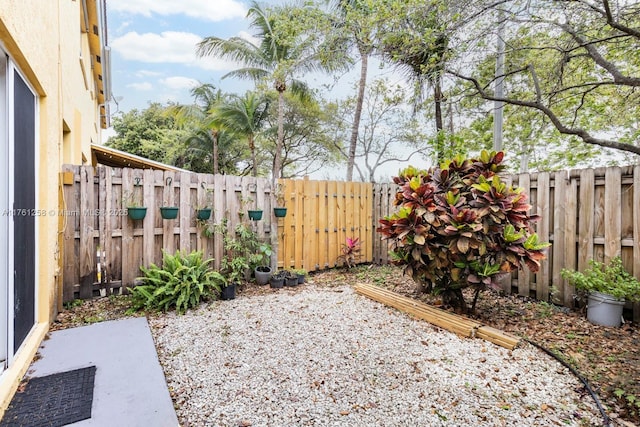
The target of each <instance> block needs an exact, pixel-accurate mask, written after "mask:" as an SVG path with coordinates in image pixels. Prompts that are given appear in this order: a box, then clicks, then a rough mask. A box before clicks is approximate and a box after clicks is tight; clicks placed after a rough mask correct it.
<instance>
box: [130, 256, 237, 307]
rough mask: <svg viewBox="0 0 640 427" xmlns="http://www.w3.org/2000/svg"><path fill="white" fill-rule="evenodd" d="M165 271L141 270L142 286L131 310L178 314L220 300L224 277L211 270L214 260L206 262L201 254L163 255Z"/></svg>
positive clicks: (135, 293) (136, 289)
mask: <svg viewBox="0 0 640 427" xmlns="http://www.w3.org/2000/svg"><path fill="white" fill-rule="evenodd" d="M162 255H163V256H162V267H158V266H157V265H155V264H151V266H149V268H145V267H140V270H141V271H142V273H143V275H144V276H143V277H141V278H140V279H141V280H142V281H143V284H142V285H139V286H136V287H134V288H132V289H131V295H132V310H134V311H137V310H140V309H145V310H162V311H167V310H169V309H171V308H173V307H175V309H176V312H177V313H178V314H183V313H184V312H185V311H186V310H187V309H189V308H193V307H196V306H197V305H198V304H200V302H201V301H203V300H205V299H215V298H217V296H218V294H219V292H220V287H221V285H222V284H223V283H224V277H222V275H220V273H218V272H217V271H214V270H212V269H211V267H210V264H211V263H212V262H213V259H208V260H204V259H203V254H202V252H200V251H194V252H191V253H189V254H186V253H184V252H183V251H177V252H176V253H175V254H174V255H171V254H168V253H166V252H164V251H163V253H162Z"/></svg>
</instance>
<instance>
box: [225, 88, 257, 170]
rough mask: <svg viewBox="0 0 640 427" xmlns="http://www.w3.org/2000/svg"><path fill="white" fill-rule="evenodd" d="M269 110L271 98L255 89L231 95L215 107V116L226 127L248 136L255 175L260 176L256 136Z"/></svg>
mask: <svg viewBox="0 0 640 427" xmlns="http://www.w3.org/2000/svg"><path fill="white" fill-rule="evenodd" d="M268 111H269V99H268V98H267V97H265V96H262V95H259V94H258V93H256V92H253V91H249V92H246V93H245V94H244V96H238V95H231V96H230V97H229V98H228V99H227V100H226V101H225V102H223V103H220V104H218V105H217V107H216V109H215V118H216V120H217V122H218V123H219V124H221V125H222V126H223V127H224V129H227V130H230V131H232V132H234V133H235V134H236V135H242V136H245V137H246V138H247V142H248V143H249V152H250V153H251V170H252V175H253V176H254V177H255V176H258V162H257V160H256V144H255V137H256V135H257V134H258V133H259V132H260V131H261V130H262V128H263V127H264V125H265V124H266V123H267V116H268Z"/></svg>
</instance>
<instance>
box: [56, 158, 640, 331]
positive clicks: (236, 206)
mask: <svg viewBox="0 0 640 427" xmlns="http://www.w3.org/2000/svg"><path fill="white" fill-rule="evenodd" d="M64 172H65V180H64V182H65V184H66V185H65V186H64V191H63V199H62V201H61V214H62V215H64V216H65V218H64V221H63V223H64V229H63V231H62V233H63V236H64V248H63V252H64V276H63V277H64V285H63V286H64V289H63V300H64V301H69V300H70V299H73V298H74V297H75V296H76V295H79V296H80V297H89V296H90V295H92V293H93V291H94V290H95V289H96V288H99V287H100V286H107V283H106V282H107V281H108V282H109V286H111V287H117V286H121V285H122V284H124V285H131V284H132V283H133V282H134V280H135V278H136V276H138V275H139V267H140V266H141V265H144V266H148V265H149V264H151V263H156V264H158V263H160V262H161V257H162V250H163V249H164V250H166V251H169V252H174V251H175V250H176V249H182V250H186V251H192V250H201V251H203V252H204V254H205V256H206V257H211V258H214V259H215V265H216V267H219V265H220V260H221V259H222V256H223V247H222V236H220V235H217V234H215V235H214V236H213V237H210V238H209V237H205V236H204V235H203V233H202V229H201V224H199V223H198V222H197V221H196V219H195V208H196V207H198V206H203V205H205V204H209V205H211V207H212V208H213V214H212V218H211V219H210V220H209V224H214V223H219V222H220V221H221V220H222V219H223V218H226V219H227V221H228V226H229V229H233V228H234V227H235V225H236V224H238V223H239V222H240V221H242V220H246V215H245V216H244V218H240V216H239V215H238V213H239V212H245V211H246V209H253V208H256V207H259V208H262V209H263V211H264V214H263V219H262V220H260V221H255V222H253V221H252V222H251V225H252V227H253V228H254V230H255V231H256V232H257V234H258V236H259V237H260V238H261V239H264V240H267V241H270V242H273V243H275V239H276V237H275V236H277V241H278V253H277V261H276V259H274V260H272V263H273V264H275V263H276V262H277V265H278V267H280V268H304V269H306V270H307V271H315V270H319V269H324V268H330V267H334V266H336V265H338V264H339V261H338V257H339V255H340V249H341V247H342V245H343V244H344V243H345V242H346V239H347V238H359V239H360V241H361V242H362V256H361V258H360V259H359V261H360V262H375V263H379V264H386V263H387V262H388V244H387V242H386V241H385V240H382V239H381V237H380V236H379V235H378V234H377V233H376V232H375V228H376V227H377V225H378V221H379V220H380V219H381V218H383V217H385V216H387V215H390V214H391V213H392V212H394V211H395V209H396V208H395V206H394V205H393V200H394V198H395V193H396V185H395V184H375V185H372V184H369V183H355V182H336V181H313V180H306V179H305V180H282V181H280V185H281V186H282V189H283V194H284V197H285V204H286V207H287V210H288V212H287V216H286V217H285V218H276V217H275V216H274V215H273V213H272V211H273V207H275V202H274V195H273V191H272V189H271V184H270V182H269V181H268V180H266V179H262V178H252V177H236V176H227V175H224V176H223V175H216V176H214V175H209V174H195V173H190V172H172V171H153V170H139V169H117V168H109V167H104V166H99V167H98V168H95V169H94V168H93V167H90V166H82V167H81V166H68V165H67V166H64ZM506 180H507V181H509V182H512V183H513V184H515V185H517V186H519V187H523V188H524V190H525V192H526V193H527V194H528V195H529V199H530V203H531V205H532V212H533V213H537V214H539V215H541V217H542V218H541V220H540V221H539V222H538V223H537V224H536V231H537V233H538V234H539V236H540V238H541V239H542V240H543V241H548V242H551V243H552V246H551V247H550V248H549V250H548V252H547V259H546V260H545V261H543V262H542V268H541V270H540V271H539V272H538V273H536V274H532V273H530V272H529V271H528V270H523V271H520V272H514V273H513V274H512V276H511V280H507V281H505V282H504V291H505V292H507V293H517V294H519V295H523V296H533V297H535V298H537V299H539V300H543V301H549V300H553V301H554V302H559V303H561V304H563V305H566V306H573V305H574V300H573V297H574V289H573V288H572V287H571V286H570V285H569V284H568V283H567V282H566V281H564V280H563V279H562V277H561V276H560V272H561V270H562V269H563V268H569V269H577V270H584V269H585V268H586V267H587V266H588V263H589V260H591V259H595V260H598V261H605V262H606V261H609V260H610V259H611V258H612V257H614V256H618V255H619V256H620V257H621V258H622V261H623V264H624V266H625V267H626V268H627V269H628V270H629V271H630V272H632V273H633V274H634V275H635V276H636V277H638V278H640V247H639V242H640V166H635V167H622V168H621V167H610V168H599V169H584V170H573V171H562V172H553V173H546V172H543V173H534V174H519V175H510V176H507V177H506ZM123 196H124V197H126V196H132V197H133V198H134V199H136V200H137V201H138V202H139V203H141V204H142V203H144V204H145V205H146V206H147V216H146V217H145V218H144V220H142V221H134V220H131V219H129V218H128V217H127V216H126V209H125V208H126V206H125V205H124V204H123ZM247 200H250V201H249V202H248V204H247V205H246V203H245V202H246V201H247ZM164 205H176V206H179V208H180V209H179V216H178V218H176V219H175V220H163V219H162V218H161V217H160V212H159V207H160V206H164ZM98 264H99V265H100V267H101V268H100V270H99V269H98V268H97V266H98ZM99 272H100V274H98V273H99ZM633 309H634V319H636V320H640V305H638V304H636V305H635V306H634V307H633Z"/></svg>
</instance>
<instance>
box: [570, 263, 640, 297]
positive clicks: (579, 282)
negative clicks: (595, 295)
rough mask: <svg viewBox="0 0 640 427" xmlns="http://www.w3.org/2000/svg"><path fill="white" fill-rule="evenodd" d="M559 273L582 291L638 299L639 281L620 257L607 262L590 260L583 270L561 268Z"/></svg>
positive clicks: (639, 292) (639, 295)
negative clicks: (625, 267)
mask: <svg viewBox="0 0 640 427" xmlns="http://www.w3.org/2000/svg"><path fill="white" fill-rule="evenodd" d="M560 274H561V275H562V277H563V278H564V279H566V280H568V281H569V283H571V284H572V285H574V286H575V287H576V289H577V290H579V291H583V292H587V293H590V292H600V293H603V294H607V295H611V296H612V297H615V298H617V299H624V300H627V301H633V302H637V301H640V282H638V279H636V278H635V277H633V276H632V275H631V274H630V273H629V272H627V270H625V269H624V266H623V265H622V259H620V257H615V258H612V259H611V261H610V262H609V264H603V263H601V262H598V261H595V260H591V261H589V268H587V269H586V270H585V271H584V272H579V271H573V270H568V269H563V270H562V271H561V272H560Z"/></svg>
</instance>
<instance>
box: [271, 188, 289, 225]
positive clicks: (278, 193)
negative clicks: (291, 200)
mask: <svg viewBox="0 0 640 427" xmlns="http://www.w3.org/2000/svg"><path fill="white" fill-rule="evenodd" d="M273 195H274V196H275V198H276V207H274V208H273V214H274V215H275V216H276V218H283V217H285V216H287V208H286V207H285V197H284V185H282V184H277V185H276V188H275V190H274V192H273Z"/></svg>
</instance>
